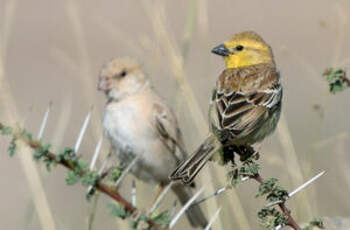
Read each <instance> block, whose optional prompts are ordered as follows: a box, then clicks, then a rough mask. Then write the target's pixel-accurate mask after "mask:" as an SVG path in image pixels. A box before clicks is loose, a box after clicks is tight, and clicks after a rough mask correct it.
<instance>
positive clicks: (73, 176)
mask: <svg viewBox="0 0 350 230" xmlns="http://www.w3.org/2000/svg"><path fill="white" fill-rule="evenodd" d="M79 180H80V176H79V175H78V174H77V173H76V172H74V171H72V170H70V171H68V173H67V176H66V183H67V184H68V185H74V184H76V183H78V182H79Z"/></svg>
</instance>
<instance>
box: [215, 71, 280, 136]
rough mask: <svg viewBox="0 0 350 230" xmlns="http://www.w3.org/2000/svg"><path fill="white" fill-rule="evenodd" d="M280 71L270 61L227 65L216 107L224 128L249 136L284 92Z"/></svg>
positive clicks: (221, 80)
mask: <svg viewBox="0 0 350 230" xmlns="http://www.w3.org/2000/svg"><path fill="white" fill-rule="evenodd" d="M279 81H280V80H279V74H278V73H277V72H276V71H275V69H274V67H271V66H269V65H266V64H260V65H255V66H249V67H244V68H237V69H227V70H225V71H224V72H223V73H222V74H221V75H220V77H219V80H218V82H217V91H216V98H215V102H216V107H217V113H218V118H219V121H220V125H221V128H223V129H229V130H231V131H232V134H233V135H235V136H245V135H248V134H249V133H250V132H252V131H253V130H254V127H256V124H257V123H259V122H263V121H264V118H265V116H267V112H268V110H269V109H270V108H272V107H273V106H275V105H276V104H278V103H279V102H280V100H281V96H282V87H281V84H280V82H279Z"/></svg>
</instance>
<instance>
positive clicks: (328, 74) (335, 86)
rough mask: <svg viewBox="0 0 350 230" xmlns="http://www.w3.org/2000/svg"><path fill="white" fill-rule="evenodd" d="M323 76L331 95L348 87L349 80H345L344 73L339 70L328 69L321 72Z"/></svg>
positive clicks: (349, 84)
mask: <svg viewBox="0 0 350 230" xmlns="http://www.w3.org/2000/svg"><path fill="white" fill-rule="evenodd" d="M323 76H324V77H325V78H326V80H327V82H328V84H329V91H330V92H331V93H333V94H335V93H337V92H341V91H343V90H344V89H346V88H348V87H349V86H350V80H349V79H347V78H346V72H345V71H344V70H343V69H341V68H332V67H331V68H328V69H326V70H325V71H324V72H323Z"/></svg>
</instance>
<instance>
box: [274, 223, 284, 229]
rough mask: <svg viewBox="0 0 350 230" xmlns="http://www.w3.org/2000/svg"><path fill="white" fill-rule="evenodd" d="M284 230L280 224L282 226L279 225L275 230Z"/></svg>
mask: <svg viewBox="0 0 350 230" xmlns="http://www.w3.org/2000/svg"><path fill="white" fill-rule="evenodd" d="M282 228H283V225H282V224H280V225H278V226H277V227H274V229H273V230H280V229H282Z"/></svg>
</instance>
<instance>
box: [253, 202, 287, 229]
mask: <svg viewBox="0 0 350 230" xmlns="http://www.w3.org/2000/svg"><path fill="white" fill-rule="evenodd" d="M258 218H259V219H260V222H261V225H262V226H263V227H265V228H268V229H272V228H274V227H277V226H278V225H282V226H284V225H286V224H288V219H287V217H286V216H285V214H284V213H282V212H280V211H278V210H277V209H276V208H273V207H268V208H263V209H261V210H260V211H259V212H258Z"/></svg>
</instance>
